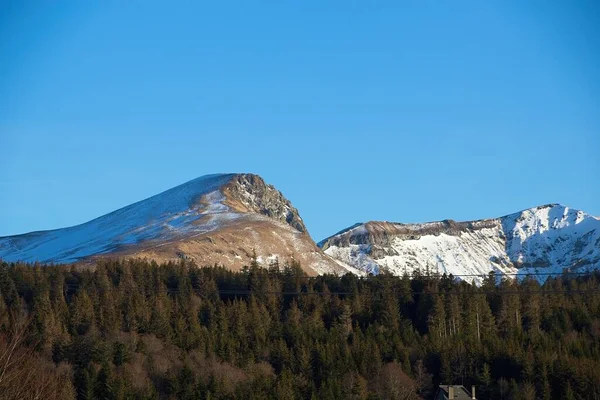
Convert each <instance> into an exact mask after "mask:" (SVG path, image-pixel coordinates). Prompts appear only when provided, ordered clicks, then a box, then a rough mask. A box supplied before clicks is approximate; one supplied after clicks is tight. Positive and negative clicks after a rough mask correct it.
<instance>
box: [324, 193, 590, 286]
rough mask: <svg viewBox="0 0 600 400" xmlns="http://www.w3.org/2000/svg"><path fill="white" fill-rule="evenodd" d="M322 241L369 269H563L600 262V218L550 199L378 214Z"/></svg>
mask: <svg viewBox="0 0 600 400" xmlns="http://www.w3.org/2000/svg"><path fill="white" fill-rule="evenodd" d="M319 247H321V248H322V249H323V250H324V251H325V253H326V254H328V255H330V256H332V257H333V258H335V259H337V260H338V261H340V262H342V263H345V264H347V265H349V266H352V267H355V268H357V269H359V270H362V271H364V272H367V273H368V272H373V273H378V272H379V271H380V270H386V271H389V272H391V273H394V274H403V273H404V272H408V273H410V272H412V271H414V270H416V269H420V270H421V271H426V270H429V271H431V272H435V271H438V272H440V273H444V272H446V273H451V274H454V275H478V274H487V273H488V272H490V271H497V272H499V273H508V274H514V273H517V272H519V273H535V272H543V273H548V272H549V273H561V272H562V271H563V270H564V269H567V268H568V269H573V270H576V269H579V268H598V267H600V220H599V219H598V218H596V217H593V216H591V215H589V214H586V213H584V212H583V211H579V210H575V209H572V208H569V207H566V206H563V205H560V204H549V205H545V206H540V207H535V208H530V209H527V210H523V211H521V212H518V213H515V214H510V215H507V216H504V217H501V218H495V219H484V220H478V221H469V222H455V221H452V220H444V221H440V222H430V223H423V224H400V223H391V222H377V221H372V222H367V223H364V224H363V223H361V224H355V225H353V226H351V227H350V228H347V229H345V230H343V231H341V232H339V233H337V234H335V235H333V236H331V237H329V238H327V239H325V240H323V241H322V242H320V243H319ZM469 280H471V279H469Z"/></svg>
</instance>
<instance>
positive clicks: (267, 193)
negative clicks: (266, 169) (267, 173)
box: [223, 174, 307, 232]
mask: <svg viewBox="0 0 600 400" xmlns="http://www.w3.org/2000/svg"><path fill="white" fill-rule="evenodd" d="M223 194H224V195H225V197H226V199H227V200H226V204H227V205H229V206H230V207H231V208H232V209H234V210H236V211H239V212H246V213H257V214H262V215H266V216H267V217H269V218H272V219H274V220H277V221H280V222H284V223H286V224H288V225H290V226H291V227H293V228H295V229H296V230H298V231H299V232H307V230H306V227H305V226H304V222H303V221H302V218H300V214H299V213H298V210H297V209H296V208H295V207H294V206H293V205H292V203H291V202H290V201H289V200H288V199H286V198H285V197H284V196H283V194H282V193H281V192H280V191H279V190H277V189H275V187H274V186H273V185H268V184H266V183H265V181H264V180H263V179H262V178H261V177H260V176H258V175H254V174H239V175H235V176H234V177H233V178H232V179H231V181H230V182H229V183H228V184H226V185H225V186H224V187H223Z"/></svg>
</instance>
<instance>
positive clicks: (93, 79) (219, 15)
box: [0, 1, 600, 240]
mask: <svg viewBox="0 0 600 400" xmlns="http://www.w3.org/2000/svg"><path fill="white" fill-rule="evenodd" d="M24 3H27V4H24ZM284 3H285V4H284ZM0 7H1V8H2V11H0V60H2V61H0V235H9V234H17V233H23V232H27V231H32V230H41V229H51V228H58V227H64V226H69V225H74V224H78V223H82V222H85V221H87V220H89V219H92V218H95V217H97V216H100V215H102V214H105V213H107V212H110V211H113V210H115V209H117V208H120V207H122V206H125V205H128V204H130V203H132V202H135V201H138V200H141V199H143V198H146V197H148V196H151V195H153V194H156V193H158V192H160V191H162V190H165V189H168V188H170V187H172V186H175V185H177V184H180V183H183V182H185V181H187V180H190V179H193V178H195V177H197V176H200V175H204V174H209V173H215V172H254V173H258V174H260V175H262V176H263V177H264V178H265V179H266V180H267V181H268V182H269V183H272V184H274V185H275V186H276V187H277V188H279V189H280V190H281V191H282V192H283V193H284V194H285V195H286V196H287V197H288V198H289V199H291V200H292V202H293V203H294V205H295V206H296V207H297V208H298V209H299V210H300V212H301V215H302V216H303V218H304V219H305V221H306V224H307V226H308V229H309V231H310V232H311V234H312V235H313V237H314V238H315V239H317V240H319V239H322V238H324V237H325V236H328V235H329V234H332V233H334V232H336V231H338V230H340V229H342V228H344V227H346V226H348V225H351V224H353V223H355V222H358V221H367V220H390V221H399V222H417V221H430V220H439V219H444V218H452V219H456V220H468V219H477V218H485V217H493V216H500V215H504V214H507V213H511V212H515V211H518V210H520V209H524V208H528V207H531V206H534V205H539V204H546V203H554V202H559V203H564V204H566V205H569V206H571V207H575V208H579V209H582V210H585V211H587V212H589V213H591V214H594V215H600V200H599V198H600V161H599V154H600V27H599V26H598V24H597V21H598V20H599V18H600V12H599V11H600V7H599V6H598V5H597V2H594V1H577V2H572V1H458V2H455V1H407V2H405V1H391V2H386V1H326V2H323V1H302V2H263V1H257V2H251V1H243V2H228V1H223V2H213V1H211V2H204V1H199V2H192V1H181V2H153V1H131V2H122V1H119V2H92V1H90V2H85V1H84V2H69V1H65V2H17V1H14V2H3V4H2V5H1V6H0Z"/></svg>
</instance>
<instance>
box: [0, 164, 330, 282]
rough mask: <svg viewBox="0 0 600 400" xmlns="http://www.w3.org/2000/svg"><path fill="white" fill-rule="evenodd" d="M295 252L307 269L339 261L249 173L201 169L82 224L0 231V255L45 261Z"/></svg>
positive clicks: (264, 257) (216, 258)
mask: <svg viewBox="0 0 600 400" xmlns="http://www.w3.org/2000/svg"><path fill="white" fill-rule="evenodd" d="M253 252H256V255H257V256H258V258H259V260H260V261H263V262H269V261H274V260H275V259H276V258H279V259H280V260H281V261H282V262H283V261H285V260H287V259H290V258H294V259H296V260H298V261H300V263H301V265H302V266H303V268H304V269H305V270H307V272H309V273H324V272H336V271H338V270H340V269H341V267H340V266H339V264H338V263H336V262H335V261H334V260H332V259H331V258H329V257H328V256H326V255H325V254H323V252H322V251H321V250H320V249H319V248H318V247H317V246H316V245H315V243H314V242H313V241H312V239H311V238H310V236H309V235H308V232H307V230H306V227H305V226H304V222H303V221H302V218H301V217H300V215H299V214H298V210H296V208H294V207H293V206H292V204H291V203H290V201H289V200H287V199H286V198H285V197H284V196H283V195H282V194H281V192H279V191H278V190H277V189H275V188H274V187H273V186H271V185H268V184H266V183H265V182H264V180H263V179H262V178H261V177H259V176H257V175H253V174H216V175H206V176H202V177H200V178H197V179H194V180H191V181H189V182H186V183H184V184H182V185H179V186H177V187H174V188H172V189H170V190H167V191H165V192H163V193H160V194H157V195H155V196H153V197H150V198H148V199H146V200H142V201H140V202H137V203H134V204H132V205H130V206H127V207H124V208H122V209H120V210H117V211H114V212H112V213H110V214H107V215H104V216H102V217H99V218H96V219H94V220H92V221H89V222H86V223H84V224H81V225H77V226H73V227H69V228H63V229H57V230H50V231H40V232H31V233H27V234H23V235H16V236H6V237H0V258H2V259H4V260H7V261H17V260H19V261H28V262H35V261H39V262H44V263H73V262H87V261H91V260H93V259H94V258H97V257H103V256H111V257H146V258H149V259H153V260H157V261H169V260H177V259H181V258H185V259H189V260H194V261H196V263H197V264H199V265H212V264H215V263H218V264H222V265H225V266H228V267H231V268H233V269H238V268H240V267H242V266H243V265H247V263H248V262H249V260H250V258H251V256H252V254H253Z"/></svg>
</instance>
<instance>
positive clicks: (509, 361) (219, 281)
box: [0, 260, 600, 400]
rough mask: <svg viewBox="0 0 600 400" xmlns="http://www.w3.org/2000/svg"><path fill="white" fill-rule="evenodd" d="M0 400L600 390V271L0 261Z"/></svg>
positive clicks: (599, 394)
mask: <svg viewBox="0 0 600 400" xmlns="http://www.w3.org/2000/svg"><path fill="white" fill-rule="evenodd" d="M0 293H1V296H0V330H1V333H0V397H1V398H3V399H27V398H39V399H70V398H77V399H129V398H132V399H420V398H422V399H431V398H433V396H434V395H435V390H436V388H437V385H439V384H442V383H444V384H448V383H451V384H462V385H465V386H466V387H468V388H470V387H471V385H475V386H476V390H477V398H478V399H483V400H485V399H523V400H530V399H531V400H533V399H544V400H547V399H561V400H573V399H600V274H598V273H596V274H591V275H586V276H574V275H561V276H550V277H549V278H548V279H547V280H546V281H545V283H544V284H543V285H541V284H539V283H538V281H537V280H536V279H534V278H527V277H524V278H523V279H519V280H518V281H514V280H502V281H500V280H499V279H498V278H497V277H496V276H494V275H490V276H489V277H486V279H485V280H484V282H483V284H482V285H480V286H476V285H472V284H469V283H467V282H465V281H460V280H458V279H455V278H454V277H452V276H444V275H437V274H433V275H429V274H427V273H425V272H424V273H422V274H420V273H415V274H413V275H412V276H404V277H395V276H391V275H386V274H381V275H378V276H368V277H364V278H360V277H357V276H354V275H350V274H348V275H345V276H342V277H337V276H332V275H325V276H318V277H307V276H306V275H305V273H304V272H303V271H302V270H301V268H300V266H299V265H297V264H296V263H294V262H290V263H286V264H285V265H279V264H278V263H275V264H274V265H270V266H268V267H266V268H263V267H261V266H260V265H258V263H257V262H256V260H254V261H253V262H252V263H251V265H249V266H248V267H247V268H245V269H244V270H242V271H240V272H232V271H229V270H227V269H225V268H222V267H218V266H214V267H206V268H198V267H197V266H195V265H193V264H192V263H189V262H185V261H182V262H180V263H170V264H164V265H157V264H156V263H154V262H148V261H142V260H130V261H99V262H98V264H97V265H96V266H94V267H93V268H81V267H79V268H76V267H73V266H41V265H26V264H8V263H1V264H0Z"/></svg>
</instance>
